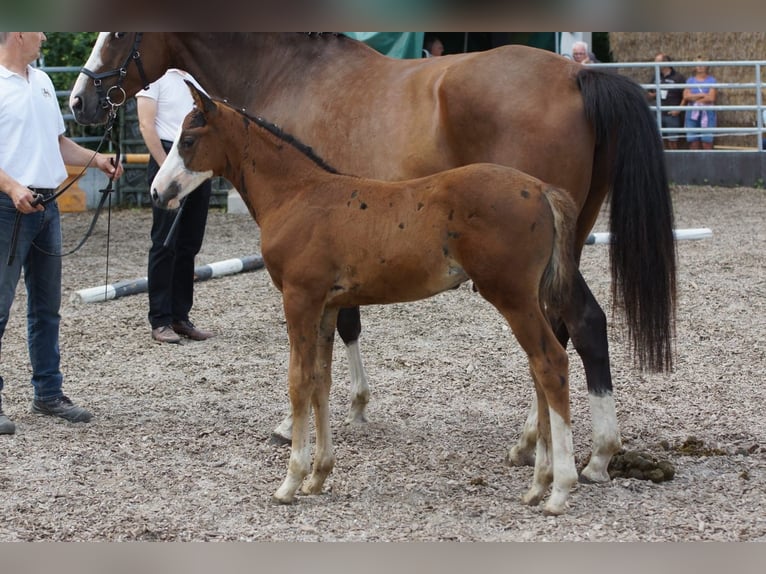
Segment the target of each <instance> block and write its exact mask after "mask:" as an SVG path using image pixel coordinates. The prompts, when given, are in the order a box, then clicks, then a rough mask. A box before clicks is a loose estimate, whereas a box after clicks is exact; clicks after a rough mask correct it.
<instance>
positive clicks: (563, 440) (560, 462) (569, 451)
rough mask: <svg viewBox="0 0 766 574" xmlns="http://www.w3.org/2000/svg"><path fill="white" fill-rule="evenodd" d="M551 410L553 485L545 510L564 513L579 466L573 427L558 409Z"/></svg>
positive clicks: (546, 511) (550, 512)
mask: <svg viewBox="0 0 766 574" xmlns="http://www.w3.org/2000/svg"><path fill="white" fill-rule="evenodd" d="M549 410H550V417H551V443H552V445H553V487H552V488H551V495H550V496H549V497H548V501H547V502H546V503H545V505H544V506H543V511H544V512H545V513H546V514H562V513H564V512H565V511H566V502H567V498H569V491H570V490H571V488H572V486H573V485H574V484H575V483H576V482H577V468H576V467H575V462H574V445H573V441H572V428H571V427H570V426H569V425H568V424H567V423H566V422H564V419H563V418H562V417H561V415H559V414H558V413H557V412H556V411H554V410H553V409H549Z"/></svg>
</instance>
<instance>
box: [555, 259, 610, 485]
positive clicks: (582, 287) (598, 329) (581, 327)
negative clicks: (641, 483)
mask: <svg viewBox="0 0 766 574" xmlns="http://www.w3.org/2000/svg"><path fill="white" fill-rule="evenodd" d="M562 318H563V321H564V325H565V326H564V325H562V326H561V328H559V329H558V330H557V334H558V335H559V340H562V338H563V337H565V336H566V335H567V334H568V335H569V336H571V338H572V344H573V345H574V348H575V350H576V351H577V353H578V354H579V355H580V358H581V359H582V364H583V367H584V369H585V379H586V381H587V383H588V399H589V401H590V412H591V426H592V429H593V435H592V447H591V455H590V462H588V465H587V466H586V467H585V468H584V469H583V471H582V473H581V474H580V480H581V481H582V482H608V481H609V473H608V472H607V466H608V465H609V461H610V460H611V459H612V455H614V454H615V453H616V452H617V451H618V450H620V447H621V445H622V443H621V440H620V430H619V426H618V424H617V411H616V409H615V406H614V397H613V396H612V373H611V371H610V368H609V343H608V340H607V333H606V315H605V314H604V311H603V310H602V309H601V306H600V305H599V304H598V301H596V298H595V297H594V296H593V293H591V290H590V288H589V287H588V285H587V284H586V283H585V279H584V278H583V276H582V275H581V274H580V273H579V272H578V273H577V275H576V277H575V281H574V284H573V287H572V296H571V298H570V301H569V304H568V305H567V306H566V308H565V309H564V310H563V312H562ZM564 341H566V339H564Z"/></svg>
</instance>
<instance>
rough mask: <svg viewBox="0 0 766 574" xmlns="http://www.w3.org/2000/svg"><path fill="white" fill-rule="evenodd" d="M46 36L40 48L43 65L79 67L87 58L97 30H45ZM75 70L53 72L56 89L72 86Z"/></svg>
mask: <svg viewBox="0 0 766 574" xmlns="http://www.w3.org/2000/svg"><path fill="white" fill-rule="evenodd" d="M45 35H46V37H47V38H48V39H47V40H46V41H45V43H44V44H43V48H42V63H43V64H44V65H45V66H76V67H78V68H79V67H81V66H82V65H83V64H85V60H87V59H88V56H89V55H90V52H91V49H92V48H93V44H94V43H95V42H96V37H97V36H98V32H46V34H45ZM76 78H77V72H71V73H61V74H54V75H53V76H52V79H53V85H54V86H55V87H56V89H57V90H68V89H70V88H71V87H72V84H73V83H74V81H75V79H76Z"/></svg>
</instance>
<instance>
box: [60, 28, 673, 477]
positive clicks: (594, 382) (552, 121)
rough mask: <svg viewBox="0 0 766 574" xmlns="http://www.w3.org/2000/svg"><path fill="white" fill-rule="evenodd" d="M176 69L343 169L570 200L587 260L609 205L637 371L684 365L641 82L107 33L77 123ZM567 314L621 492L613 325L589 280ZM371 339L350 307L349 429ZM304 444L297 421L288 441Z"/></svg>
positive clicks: (654, 139)
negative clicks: (492, 184) (498, 167)
mask: <svg viewBox="0 0 766 574" xmlns="http://www.w3.org/2000/svg"><path fill="white" fill-rule="evenodd" d="M169 67H178V68H182V69H185V70H188V71H189V72H191V73H192V74H193V75H194V76H195V77H196V78H197V79H198V80H199V81H200V82H201V84H202V85H203V87H205V89H206V90H207V91H208V92H209V93H210V94H213V95H216V96H219V97H223V98H227V99H228V100H229V101H230V102H232V103H233V104H235V105H237V106H242V107H245V108H247V109H251V110H258V112H259V113H261V114H263V115H264V116H266V117H268V118H269V119H270V120H271V121H274V122H276V123H277V124H279V125H280V126H282V127H283V128H284V129H286V130H287V131H289V132H290V133H292V134H294V135H296V136H297V137H299V138H300V139H301V140H303V141H306V142H310V143H311V145H312V146H314V147H315V148H316V150H317V152H318V153H319V154H320V155H321V156H322V157H323V158H325V160H327V161H328V162H330V163H331V164H332V165H333V166H334V167H336V168H337V169H339V170H341V171H342V172H344V173H353V174H357V175H361V176H366V177H374V178H376V179H385V180H399V179H408V178H414V177H419V176H423V175H428V174H432V173H435V172H438V171H442V170H446V169H449V168H452V167H456V166H459V165H466V164H470V163H475V162H492V163H497V164H502V165H508V166H513V167H515V168H518V169H520V170H521V171H524V172H526V173H529V174H531V175H533V176H535V177H537V178H539V179H541V180H543V181H547V182H550V183H551V184H553V185H555V186H557V187H560V188H563V189H565V190H567V191H568V192H569V193H570V195H571V196H572V198H573V199H574V201H575V203H576V205H577V209H578V213H579V215H578V219H577V228H576V240H575V241H576V257H577V258H579V253H580V251H581V249H582V246H583V244H584V241H585V239H586V238H587V236H588V234H589V233H590V231H591V228H592V226H593V224H594V222H595V220H596V218H597V216H598V213H599V210H600V208H601V205H602V203H603V202H604V201H605V199H606V198H607V196H608V195H609V196H610V233H611V237H612V243H611V244H610V248H609V249H610V261H611V273H612V289H613V299H614V304H615V307H616V308H620V307H622V308H623V309H624V312H625V318H626V324H627V327H628V331H629V335H630V341H631V347H632V349H633V350H634V351H635V354H636V355H635V356H636V364H637V366H639V367H641V368H647V369H651V370H658V371H659V370H664V369H668V368H670V366H671V363H672V335H673V325H674V319H675V300H676V261H675V245H674V242H673V235H672V228H673V213H672V205H671V199H670V192H669V189H668V183H667V176H666V170H665V164H664V159H663V155H662V143H661V140H660V137H659V133H658V131H657V128H656V125H655V122H654V118H653V117H652V115H651V113H650V111H649V109H648V107H647V103H646V99H645V94H644V91H643V90H642V89H641V88H640V86H638V85H637V84H636V83H634V82H633V81H631V80H629V79H627V78H625V77H622V76H620V75H618V74H614V73H609V72H605V71H602V70H597V69H594V68H592V67H583V66H580V65H579V64H576V63H574V62H572V61H570V60H567V59H566V58H563V57H560V56H557V55H555V54H553V53H550V52H547V51H544V50H538V49H535V48H528V47H524V46H505V47H501V48H497V49H494V50H490V51H487V52H477V53H468V54H459V55H450V56H442V57H439V58H427V59H422V60H394V59H391V58H388V57H385V56H382V55H380V54H378V53H377V52H375V51H374V50H372V49H370V48H368V47H367V46H365V45H364V44H362V43H359V42H356V41H354V40H352V39H350V38H347V37H344V36H338V35H333V34H322V35H310V34H299V33H278V34H277V33H275V34H272V33H173V32H145V33H141V32H138V33H125V32H114V33H107V32H102V33H101V34H100V36H99V38H98V40H97V42H96V44H95V46H94V48H93V51H92V53H91V55H90V57H89V58H88V61H87V63H86V65H85V68H84V70H83V74H81V75H80V76H79V77H78V79H77V81H76V83H75V86H74V88H73V90H72V95H71V101H70V104H71V107H72V110H73V113H74V115H75V118H76V119H77V120H78V121H79V122H81V123H86V124H93V123H102V122H104V121H105V120H106V114H107V111H108V110H109V108H110V105H109V101H112V102H113V103H119V102H120V101H121V90H124V92H125V95H126V96H128V97H130V96H133V95H135V93H136V92H137V91H138V90H139V89H141V88H142V87H143V86H144V85H145V84H146V83H148V82H151V81H154V80H156V79H157V78H159V77H160V76H161V75H162V74H163V73H164V72H165V70H166V69H168V68H169ZM117 84H120V87H119V88H117V87H116V86H117ZM110 90H111V91H110ZM107 97H108V99H107ZM233 183H234V184H235V185H236V184H237V182H233ZM562 313H563V314H566V315H567V316H568V317H570V318H572V319H571V320H568V321H566V322H565V321H563V320H562V319H563V315H562V316H561V317H559V318H558V319H555V318H554V326H555V328H556V334H557V337H558V339H559V341H561V342H562V343H563V344H566V343H567V342H568V340H569V339H570V338H571V340H572V343H573V344H574V347H575V349H576V351H577V353H578V354H579V356H580V358H581V360H582V363H583V366H584V370H585V375H586V380H587V385H588V391H589V399H590V406H591V413H592V417H591V418H592V421H593V444H592V452H591V457H590V462H589V463H588V465H587V466H586V468H585V469H584V470H583V472H582V474H581V478H584V479H585V480H590V481H606V480H608V479H609V477H608V474H607V471H606V469H607V465H608V463H609V460H610V458H611V456H612V454H613V453H614V452H616V451H617V450H618V449H619V447H620V435H619V429H618V426H617V417H616V413H615V408H614V401H613V397H612V378H611V371H610V366H609V350H608V344H607V334H606V317H605V314H604V312H603V310H602V309H601V307H600V305H599V304H598V302H597V301H596V299H595V298H594V297H593V295H592V293H591V291H590V289H589V288H588V286H587V284H586V282H585V280H584V278H583V277H582V276H581V275H579V274H577V276H576V279H575V283H574V287H573V289H572V291H571V297H570V299H569V300H568V301H567V304H566V305H565V306H564V307H563V308H562ZM360 330H361V324H360V321H359V313H358V308H355V309H344V310H341V312H340V313H339V319H338V331H339V333H340V334H341V337H342V338H343V339H344V341H345V342H346V344H347V351H348V355H349V360H350V372H351V375H352V381H351V387H352V391H351V393H352V405H351V410H350V412H349V416H348V419H347V420H349V421H363V420H365V413H364V409H365V405H366V403H367V400H368V396H369V387H368V384H367V379H366V376H365V373H364V369H363V367H362V362H361V356H360V355H359V346H358V340H357V339H358V336H359V333H360ZM536 418H537V408H536V402H535V401H534V400H533V401H532V407H531V409H530V413H529V416H528V417H527V420H526V422H525V424H524V428H523V430H522V432H521V436H520V438H519V441H518V443H517V444H516V445H515V446H514V447H513V448H512V449H511V450H510V452H509V461H510V462H512V463H515V464H529V463H531V462H532V461H533V460H534V456H535V454H534V450H535V433H536ZM289 433H290V417H289V416H288V417H287V418H286V419H285V421H283V423H282V424H281V425H280V426H279V427H278V428H277V429H276V431H275V434H277V435H278V434H281V435H282V436H285V437H287V436H289Z"/></svg>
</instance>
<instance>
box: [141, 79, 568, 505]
mask: <svg viewBox="0 0 766 574" xmlns="http://www.w3.org/2000/svg"><path fill="white" fill-rule="evenodd" d="M187 83H188V82H187ZM188 84H189V86H190V88H191V89H192V93H193V95H194V99H195V109H194V110H192V112H190V114H189V115H188V116H187V117H186V119H185V121H184V124H183V127H182V130H181V132H180V134H179V135H178V137H177V140H176V142H175V143H174V145H173V148H172V150H171V151H170V153H169V155H168V158H167V159H166V161H165V162H164V163H163V165H162V167H161V169H160V171H159V172H158V173H157V175H156V177H155V179H154V181H153V183H152V191H151V193H152V198H153V199H154V201H155V203H156V204H157V205H159V206H160V207H173V208H177V207H178V206H179V204H180V200H181V199H182V198H183V197H185V196H186V195H187V194H188V193H190V192H191V191H193V190H194V189H195V188H196V187H197V186H198V185H199V184H200V183H202V182H203V181H204V180H206V179H208V178H210V177H212V176H213V175H219V176H223V177H225V178H226V179H228V180H229V181H232V182H236V183H237V190H238V191H239V193H240V195H241V196H242V198H243V199H244V201H245V204H246V205H247V207H248V209H249V210H250V213H251V215H252V216H253V218H254V219H255V220H256V222H257V223H258V225H259V226H260V228H261V246H262V254H263V260H264V263H265V265H266V269H267V270H268V272H269V275H270V276H271V278H272V280H273V282H274V284H275V285H276V286H277V288H278V289H279V290H280V291H281V292H282V298H283V304H284V311H285V319H286V321H287V332H288V338H289V341H290V361H289V367H288V386H289V394H290V402H291V406H292V412H293V419H294V420H293V433H292V448H291V451H290V462H289V464H288V469H287V476H286V478H285V480H284V482H283V483H282V485H281V486H280V487H279V489H278V490H277V491H276V493H275V495H274V497H275V499H276V500H277V501H279V502H283V503H290V502H293V500H294V498H295V494H296V492H297V490H298V488H300V487H301V485H303V492H304V493H306V494H319V493H320V492H321V491H322V486H323V484H324V482H325V479H326V477H327V475H328V474H329V473H330V471H331V470H332V468H333V466H334V464H335V455H334V454H333V444H332V432H331V430H330V415H329V397H330V384H331V372H332V367H331V364H332V348H333V340H334V333H335V326H336V321H337V316H338V311H339V310H340V309H341V308H343V307H349V306H358V305H371V304H386V303H399V302H408V301H416V300H419V299H424V298H427V297H430V296H432V295H435V294H437V293H440V292H442V291H445V290H447V289H452V288H455V287H457V286H458V285H460V284H461V283H463V282H465V281H468V280H471V281H473V285H474V288H475V289H476V290H477V291H478V292H479V293H480V294H481V295H482V296H483V297H484V298H485V299H486V300H488V301H489V302H490V303H492V305H494V306H495V308H497V310H498V311H500V313H501V314H502V315H503V317H504V318H505V319H506V320H507V321H508V324H509V325H510V327H511V329H512V331H513V334H514V335H515V337H516V339H517V340H518V342H519V343H520V344H521V346H522V347H523V349H524V351H525V352H526V354H527V357H528V358H529V368H530V372H531V374H532V378H533V380H534V383H535V390H536V393H537V397H538V404H539V422H538V434H537V436H538V438H537V456H536V461H535V471H534V475H533V480H532V485H531V487H530V488H529V490H528V491H527V493H526V494H525V495H524V497H523V501H524V502H525V503H527V504H538V503H539V502H540V501H541V500H542V498H543V497H544V495H545V494H546V493H547V490H548V487H549V486H551V485H552V491H551V495H550V497H549V498H548V500H547V501H546V503H545V505H544V511H545V512H546V513H548V514H561V513H563V512H564V511H565V510H566V501H567V498H568V496H569V491H570V489H571V487H572V485H573V484H574V483H575V482H576V481H577V470H576V468H575V462H574V449H573V446H572V431H571V425H570V412H569V386H568V376H569V372H568V358H567V353H566V350H565V349H564V347H563V346H562V345H561V344H560V343H559V341H558V340H557V338H556V335H555V333H554V332H553V329H552V327H551V325H550V323H549V322H548V319H547V318H546V308H547V309H551V310H553V309H556V308H558V306H559V305H560V304H561V302H562V301H563V300H565V299H566V298H568V293H567V290H568V289H569V286H570V285H571V282H572V277H573V275H574V272H575V269H576V265H575V260H574V255H573V236H574V226H575V222H576V208H575V205H574V202H573V201H572V199H571V197H570V196H569V195H568V194H567V193H566V192H564V191H562V190H559V189H557V188H554V187H552V186H549V185H548V184H544V183H543V182H541V181H540V180H538V179H535V178H533V177H531V176H528V175H526V174H524V173H522V172H519V171H518V170H515V169H513V168H510V167H506V166H499V165H495V164H472V165H469V166H464V167H460V168H454V169H451V170H448V171H444V172H440V173H437V174H435V175H431V176H426V177H422V178H418V179H414V180H406V181H401V182H386V181H379V180H372V179H365V178H358V177H354V176H348V175H340V174H338V173H337V172H335V170H334V169H332V168H330V167H329V166H328V165H327V164H325V163H324V162H323V161H322V160H321V159H320V158H318V157H317V156H316V155H315V154H313V152H311V151H310V149H309V148H307V147H306V146H305V145H303V144H301V143H299V142H296V141H295V140H294V139H293V138H292V136H289V135H286V134H284V133H283V132H281V130H278V128H276V127H275V126H273V124H269V123H267V122H266V121H264V120H261V119H259V118H256V117H254V116H249V115H247V114H245V113H244V112H240V111H237V110H235V109H234V108H232V107H230V106H228V105H225V104H216V103H215V102H213V101H212V100H211V99H210V98H208V97H207V96H206V95H204V94H203V93H202V92H201V91H199V90H197V89H196V88H195V87H194V86H192V84H191V83H188ZM312 409H313V412H314V419H315V425H316V443H317V444H316V452H315V455H314V464H313V469H312V468H311V440H310V433H309V429H310V421H309V418H310V414H311V411H312ZM309 472H310V473H311V474H310V476H309ZM307 476H308V479H307V480H306V482H305V483H304V479H306V477H307Z"/></svg>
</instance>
